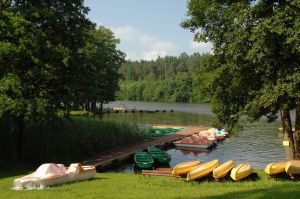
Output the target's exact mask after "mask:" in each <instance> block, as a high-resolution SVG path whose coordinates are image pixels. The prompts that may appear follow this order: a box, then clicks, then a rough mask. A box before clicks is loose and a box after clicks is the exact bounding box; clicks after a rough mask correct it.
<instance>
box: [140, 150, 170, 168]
mask: <svg viewBox="0 0 300 199" xmlns="http://www.w3.org/2000/svg"><path fill="white" fill-rule="evenodd" d="M170 161H171V156H170V155H169V154H168V153H166V152H165V151H163V150H161V149H160V148H157V147H154V146H151V147H148V148H147V152H144V151H138V152H136V153H135V154H134V163H135V165H136V166H137V167H139V168H142V169H148V168H151V167H152V166H153V164H154V162H158V163H161V164H167V163H169V162H170Z"/></svg>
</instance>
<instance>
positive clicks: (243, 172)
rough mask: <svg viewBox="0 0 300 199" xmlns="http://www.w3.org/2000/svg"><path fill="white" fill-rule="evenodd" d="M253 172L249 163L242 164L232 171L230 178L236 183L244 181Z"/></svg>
mask: <svg viewBox="0 0 300 199" xmlns="http://www.w3.org/2000/svg"><path fill="white" fill-rule="evenodd" d="M252 171H253V170H252V167H251V165H250V164H249V163H241V164H238V165H236V166H235V167H234V168H233V169H232V170H231V173H230V177H231V178H232V179H233V180H234V181H238V180H242V179H244V178H246V177H248V176H249V175H250V174H252Z"/></svg>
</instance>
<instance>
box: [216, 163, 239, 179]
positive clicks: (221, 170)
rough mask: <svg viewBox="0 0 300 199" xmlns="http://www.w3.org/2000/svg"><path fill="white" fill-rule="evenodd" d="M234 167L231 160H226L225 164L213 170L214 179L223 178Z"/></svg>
mask: <svg viewBox="0 0 300 199" xmlns="http://www.w3.org/2000/svg"><path fill="white" fill-rule="evenodd" d="M233 167H234V162H233V160H228V161H227V162H225V163H223V164H221V165H220V166H218V167H217V168H215V169H214V170H213V177H214V178H224V177H225V176H226V175H227V174H228V173H229V172H230V170H231V169H232V168H233Z"/></svg>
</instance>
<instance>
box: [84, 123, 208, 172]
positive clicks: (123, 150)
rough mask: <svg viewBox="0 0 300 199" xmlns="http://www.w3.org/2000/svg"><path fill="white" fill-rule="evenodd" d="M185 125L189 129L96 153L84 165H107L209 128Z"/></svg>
mask: <svg viewBox="0 0 300 199" xmlns="http://www.w3.org/2000/svg"><path fill="white" fill-rule="evenodd" d="M165 126H167V125H165ZM168 126H169V125H168ZM170 127H171V126H170ZM183 127H185V128H187V129H185V130H182V131H178V132H176V133H173V134H171V135H164V136H161V137H158V138H156V139H154V140H150V141H144V142H141V143H136V144H132V145H129V146H123V147H119V148H117V149H114V150H111V151H108V152H105V153H100V154H96V155H94V156H92V157H90V158H88V159H87V160H84V161H83V162H82V165H94V166H96V167H98V166H100V167H101V166H105V165H108V164H110V163H112V162H114V161H116V160H122V159H125V158H127V157H130V156H131V155H133V154H134V153H135V152H137V151H142V150H144V149H146V148H147V147H149V146H157V145H164V144H165V143H169V142H172V141H175V140H178V139H181V138H183V137H186V136H190V135H193V134H195V133H199V132H200V131H202V130H204V129H207V127H205V126H183Z"/></svg>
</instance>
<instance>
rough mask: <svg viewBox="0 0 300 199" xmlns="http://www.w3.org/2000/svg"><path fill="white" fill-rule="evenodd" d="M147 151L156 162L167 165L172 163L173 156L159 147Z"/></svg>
mask: <svg viewBox="0 0 300 199" xmlns="http://www.w3.org/2000/svg"><path fill="white" fill-rule="evenodd" d="M147 150H148V152H149V153H150V155H151V156H152V157H153V159H154V160H155V161H156V162H159V163H162V164H167V163H169V162H170V161H171V156H170V155H169V154H167V153H166V152H164V151H163V150H161V149H159V148H157V147H148V148H147Z"/></svg>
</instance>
